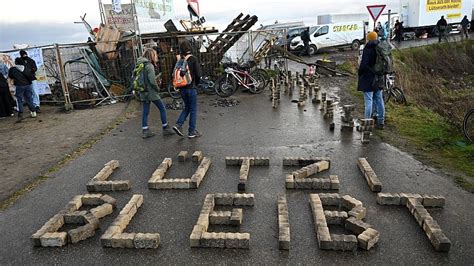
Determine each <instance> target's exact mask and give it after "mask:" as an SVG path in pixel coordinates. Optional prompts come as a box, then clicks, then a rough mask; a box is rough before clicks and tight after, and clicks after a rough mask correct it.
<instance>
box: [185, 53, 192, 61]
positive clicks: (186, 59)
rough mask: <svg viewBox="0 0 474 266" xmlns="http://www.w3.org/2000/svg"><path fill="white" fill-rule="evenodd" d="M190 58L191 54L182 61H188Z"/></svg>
mask: <svg viewBox="0 0 474 266" xmlns="http://www.w3.org/2000/svg"><path fill="white" fill-rule="evenodd" d="M191 56H193V55H192V54H188V55H186V56H185V57H184V61H188V59H189V58H190V57H191Z"/></svg>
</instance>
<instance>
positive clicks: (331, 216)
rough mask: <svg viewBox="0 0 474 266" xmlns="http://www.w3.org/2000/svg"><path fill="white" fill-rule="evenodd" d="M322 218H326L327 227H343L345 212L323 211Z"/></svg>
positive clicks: (345, 217)
mask: <svg viewBox="0 0 474 266" xmlns="http://www.w3.org/2000/svg"><path fill="white" fill-rule="evenodd" d="M324 216H325V217H326V223H327V224H328V225H330V224H335V225H344V221H345V220H346V219H347V217H348V216H347V212H345V211H341V212H339V211H324Z"/></svg>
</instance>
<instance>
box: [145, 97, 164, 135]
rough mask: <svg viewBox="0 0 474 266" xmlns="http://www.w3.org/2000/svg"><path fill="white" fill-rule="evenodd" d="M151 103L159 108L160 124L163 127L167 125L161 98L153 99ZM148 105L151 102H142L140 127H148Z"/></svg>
mask: <svg viewBox="0 0 474 266" xmlns="http://www.w3.org/2000/svg"><path fill="white" fill-rule="evenodd" d="M153 103H154V104H155V105H156V107H158V109H159V110H160V118H161V125H162V126H163V128H165V127H167V126H168V122H166V108H165V105H164V104H163V102H162V101H161V100H156V101H153ZM150 105H151V102H143V115H142V129H147V128H148V115H149V114H150Z"/></svg>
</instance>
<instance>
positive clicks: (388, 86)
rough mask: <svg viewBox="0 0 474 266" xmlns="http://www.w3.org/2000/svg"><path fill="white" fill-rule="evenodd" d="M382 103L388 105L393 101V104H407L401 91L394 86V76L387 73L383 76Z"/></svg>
mask: <svg viewBox="0 0 474 266" xmlns="http://www.w3.org/2000/svg"><path fill="white" fill-rule="evenodd" d="M382 95H383V101H384V103H388V102H389V101H390V99H393V101H394V102H395V103H398V104H407V99H406V98H405V94H404V93H403V90H402V89H401V88H399V87H397V86H395V74H394V73H389V74H386V75H385V87H384V88H383V93H382Z"/></svg>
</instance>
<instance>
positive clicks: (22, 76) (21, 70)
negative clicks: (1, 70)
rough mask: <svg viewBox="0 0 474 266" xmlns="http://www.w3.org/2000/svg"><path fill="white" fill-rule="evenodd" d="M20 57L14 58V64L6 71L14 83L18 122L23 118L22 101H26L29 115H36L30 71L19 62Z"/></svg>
mask: <svg viewBox="0 0 474 266" xmlns="http://www.w3.org/2000/svg"><path fill="white" fill-rule="evenodd" d="M21 63H22V62H21V59H20V58H16V59H15V65H14V66H13V67H11V68H10V70H9V71H8V77H9V78H11V79H12V80H13V85H15V87H16V89H15V97H16V100H17V103H18V120H17V123H20V122H21V121H22V120H23V101H26V104H27V105H28V108H29V109H30V114H31V117H33V118H35V117H36V111H35V106H34V104H33V86H32V83H31V80H30V77H31V76H30V75H31V73H28V71H27V69H26V68H25V66H23V65H22V64H21Z"/></svg>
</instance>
